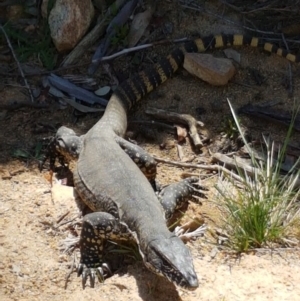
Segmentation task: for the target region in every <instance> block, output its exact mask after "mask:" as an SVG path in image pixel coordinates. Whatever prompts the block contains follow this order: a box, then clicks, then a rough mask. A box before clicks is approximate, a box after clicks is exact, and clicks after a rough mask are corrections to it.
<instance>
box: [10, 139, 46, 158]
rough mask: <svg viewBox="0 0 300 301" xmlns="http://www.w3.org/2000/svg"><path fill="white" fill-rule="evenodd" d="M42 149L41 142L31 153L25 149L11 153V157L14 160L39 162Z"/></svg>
mask: <svg viewBox="0 0 300 301" xmlns="http://www.w3.org/2000/svg"><path fill="white" fill-rule="evenodd" d="M42 148H43V144H42V143H41V142H39V143H37V145H36V146H35V148H34V149H33V150H32V151H28V150H25V149H20V148H18V149H16V150H15V151H13V154H12V155H13V156H14V157H15V158H19V159H23V160H41V158H42Z"/></svg>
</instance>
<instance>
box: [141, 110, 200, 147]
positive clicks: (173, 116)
mask: <svg viewBox="0 0 300 301" xmlns="http://www.w3.org/2000/svg"><path fill="white" fill-rule="evenodd" d="M146 114H148V115H151V116H154V117H155V118H158V119H164V120H168V121H171V122H179V123H183V124H185V125H187V126H188V127H189V135H190V137H191V139H192V140H193V143H194V145H195V146H196V147H201V146H203V143H202V141H201V139H200V136H199V134H198V131H197V126H204V124H203V123H202V122H201V121H198V120H196V119H195V118H194V117H193V116H191V115H189V114H178V113H175V112H169V111H165V110H161V109H155V108H151V109H148V110H146Z"/></svg>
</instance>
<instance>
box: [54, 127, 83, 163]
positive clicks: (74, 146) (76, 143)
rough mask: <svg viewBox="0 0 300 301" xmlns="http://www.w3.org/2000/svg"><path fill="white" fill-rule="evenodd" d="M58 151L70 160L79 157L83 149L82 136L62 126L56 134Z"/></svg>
mask: <svg viewBox="0 0 300 301" xmlns="http://www.w3.org/2000/svg"><path fill="white" fill-rule="evenodd" d="M55 143H56V145H55V146H56V151H57V152H58V153H59V154H60V155H62V156H63V157H64V158H65V159H67V160H68V161H72V160H75V159H77V158H78V157H79V154H80V152H81V149H82V145H83V143H82V138H81V137H78V136H77V135H76V133H75V132H74V131H73V130H71V129H69V128H67V127H65V126H62V127H60V128H59V129H58V131H57V133H56V135H55Z"/></svg>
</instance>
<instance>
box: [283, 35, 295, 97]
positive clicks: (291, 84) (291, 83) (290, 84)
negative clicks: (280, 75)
mask: <svg viewBox="0 0 300 301" xmlns="http://www.w3.org/2000/svg"><path fill="white" fill-rule="evenodd" d="M281 36H282V40H283V43H284V45H285V47H286V49H287V51H290V50H289V46H288V44H287V42H286V39H285V36H284V33H282V34H281ZM288 63H289V64H288V66H289V92H288V93H289V96H293V74H292V64H291V62H288Z"/></svg>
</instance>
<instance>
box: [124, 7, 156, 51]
mask: <svg viewBox="0 0 300 301" xmlns="http://www.w3.org/2000/svg"><path fill="white" fill-rule="evenodd" d="M152 15H153V10H152V9H147V10H145V11H144V12H142V13H139V14H136V16H135V17H134V19H133V21H132V23H131V27H130V31H129V34H128V45H129V47H134V46H135V45H136V44H137V43H138V41H139V40H140V39H141V37H142V36H143V34H144V32H145V30H146V28H147V27H148V25H149V22H150V20H151V17H152Z"/></svg>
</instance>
